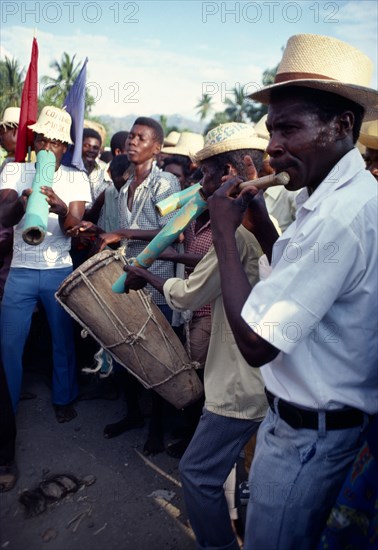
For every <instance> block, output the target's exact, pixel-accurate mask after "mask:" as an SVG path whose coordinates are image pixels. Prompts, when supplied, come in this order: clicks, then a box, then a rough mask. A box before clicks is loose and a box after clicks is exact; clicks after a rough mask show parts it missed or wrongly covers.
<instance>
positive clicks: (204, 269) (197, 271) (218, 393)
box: [125, 123, 267, 550]
mask: <svg viewBox="0 0 378 550" xmlns="http://www.w3.org/2000/svg"><path fill="white" fill-rule="evenodd" d="M265 147H266V141H265V140H263V139H261V138H259V137H258V136H257V135H256V134H255V133H254V131H253V128H252V127H251V126H249V125H248V124H243V123H227V124H222V125H220V126H218V127H216V128H214V129H213V130H211V131H210V132H209V133H208V134H207V136H206V138H205V145H204V147H203V148H202V149H201V150H200V151H198V152H197V154H196V157H195V160H196V162H199V164H200V167H201V169H202V172H203V180H202V189H203V192H204V194H205V195H206V196H210V195H211V194H212V193H213V192H214V191H215V190H216V189H217V187H219V185H220V184H221V181H222V177H223V176H241V177H242V178H243V177H245V176H246V167H245V164H244V157H245V156H246V155H249V156H250V157H251V158H252V159H253V162H254V164H255V166H256V168H257V170H259V169H260V168H261V166H262V161H263V154H264V153H263V151H264V149H265ZM235 238H236V241H237V250H236V251H235V254H236V256H237V258H238V259H240V262H241V264H242V265H243V268H244V270H245V273H246V274H247V278H248V281H249V283H250V284H251V285H252V286H253V285H254V284H256V283H257V281H258V277H259V274H258V259H259V257H260V256H261V255H262V250H261V248H260V246H259V244H258V242H257V240H256V238H255V237H254V236H253V235H252V233H251V232H249V231H248V230H247V229H245V228H244V227H243V226H242V225H240V226H239V227H238V228H237V229H236V233H235ZM125 270H126V271H127V272H128V278H127V281H126V290H127V289H128V288H133V289H138V288H140V287H141V286H143V284H145V282H146V281H148V282H149V283H151V284H153V285H154V286H155V287H156V288H157V289H159V290H160V292H162V293H164V296H165V298H166V300H167V302H168V304H169V305H170V306H171V307H172V308H173V309H176V310H179V311H184V310H186V309H192V310H197V309H199V308H201V307H202V306H204V305H205V304H208V303H211V317H212V330H211V335H210V342H209V351H208V354H207V358H206V364H205V371H204V386H205V406H204V409H203V412H202V416H201V418H200V421H199V424H198V427H197V429H196V431H195V434H194V436H193V438H192V440H191V442H190V444H189V446H188V448H187V450H186V452H185V454H184V456H183V457H182V459H181V462H180V476H181V481H182V486H183V491H184V497H185V503H186V508H187V511H188V515H189V519H190V524H191V527H192V529H193V531H194V533H195V535H196V538H197V545H198V548H228V549H232V550H233V549H237V548H239V546H238V543H237V541H236V537H235V534H234V532H233V529H232V527H231V521H230V515H229V510H228V506H227V501H226V498H225V493H224V489H223V485H224V483H225V481H226V479H227V477H228V475H229V473H230V471H231V470H232V468H233V466H234V464H235V462H236V461H237V459H238V456H239V453H240V451H241V450H242V449H243V447H244V446H245V444H246V443H247V442H248V441H249V440H250V438H251V437H252V435H253V434H254V433H255V432H256V430H257V428H258V427H259V424H260V422H261V420H262V419H263V417H264V415H265V413H266V409H267V402H266V398H265V395H264V388H263V383H262V378H261V375H260V372H259V370H258V369H250V368H249V367H248V364H247V363H246V362H245V360H244V359H243V357H242V355H241V353H240V352H239V351H238V349H237V347H236V346H235V341H234V338H233V335H232V332H231V330H230V327H229V325H228V321H227V318H226V316H225V314H224V307H223V299H222V290H221V287H220V278H219V272H218V261H217V257H216V254H215V250H214V248H211V249H210V250H209V252H208V253H207V254H206V255H205V256H204V257H203V259H202V260H201V261H200V262H199V263H198V264H197V266H196V267H195V268H194V270H193V272H192V273H191V274H190V275H189V277H188V278H187V279H185V280H182V279H179V278H171V279H168V280H165V279H161V278H159V277H156V276H155V275H153V274H152V273H151V272H150V271H149V270H144V269H139V268H135V267H133V266H128V267H127V268H126V267H125Z"/></svg>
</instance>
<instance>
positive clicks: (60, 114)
mask: <svg viewBox="0 0 378 550" xmlns="http://www.w3.org/2000/svg"><path fill="white" fill-rule="evenodd" d="M30 128H31V129H32V130H33V131H34V136H35V137H34V146H35V151H36V153H37V155H38V153H39V152H40V151H42V150H47V151H51V152H52V153H54V155H55V175H54V180H53V184H52V187H48V186H44V187H42V188H41V192H42V193H43V194H44V195H45V196H46V201H47V203H48V204H49V206H50V213H49V216H48V222H47V231H46V236H45V239H44V240H43V241H42V243H41V244H39V245H29V244H27V243H26V242H24V240H23V238H22V232H23V228H24V220H25V217H24V214H25V210H26V205H27V202H28V197H29V196H30V195H31V193H32V192H33V191H32V189H31V187H32V182H33V179H34V175H35V165H34V164H32V163H9V164H7V165H6V167H5V168H4V170H3V171H2V173H1V178H0V204H1V207H0V221H1V223H3V224H4V225H5V226H8V227H11V226H14V246H13V258H12V263H11V269H10V272H9V276H8V279H7V282H6V284H5V290H4V297H3V301H2V309H1V348H2V359H3V364H4V368H5V372H6V376H7V380H8V385H9V390H10V394H11V398H12V403H13V408H14V410H16V408H17V404H18V400H19V396H20V389H21V381H22V354H23V349H24V345H25V341H26V338H27V336H28V332H29V328H30V323H31V318H32V314H33V310H34V308H35V306H36V304H37V302H38V301H41V302H42V304H43V307H44V308H45V311H46V315H47V319H48V322H49V326H50V330H51V336H52V344H53V381H52V401H53V405H54V410H55V415H56V418H57V420H58V422H69V421H70V420H72V419H73V418H74V417H75V416H76V411H75V409H74V408H73V406H72V402H73V401H74V400H75V399H76V397H77V381H76V361H75V349H74V344H73V334H72V324H71V319H70V317H69V316H68V315H67V314H66V312H65V311H64V310H63V309H62V308H61V306H60V305H59V304H58V303H57V302H56V300H55V297H54V293H55V291H56V290H57V288H58V286H59V285H60V283H61V282H62V281H63V280H64V279H65V278H66V277H67V276H68V275H69V274H70V273H71V272H72V261H71V257H70V254H69V250H70V242H71V239H70V237H68V236H67V235H66V231H67V230H68V229H69V228H70V227H72V226H73V225H75V224H76V223H78V222H79V221H80V219H81V218H82V216H83V214H84V209H85V203H86V202H87V201H90V192H89V182H88V178H87V176H86V175H84V174H83V173H82V172H79V171H77V170H72V169H70V168H67V167H65V166H62V165H61V160H62V157H63V154H64V153H65V151H66V149H67V145H68V144H69V143H71V137H70V128H71V117H70V115H69V114H68V113H67V112H66V111H64V110H62V109H58V108H56V107H50V106H48V107H44V108H43V109H42V111H41V114H40V115H39V118H38V120H37V122H36V123H35V124H33V125H31V126H30Z"/></svg>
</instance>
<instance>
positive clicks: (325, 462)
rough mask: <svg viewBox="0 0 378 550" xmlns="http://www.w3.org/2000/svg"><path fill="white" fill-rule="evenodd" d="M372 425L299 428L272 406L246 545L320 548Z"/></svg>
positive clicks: (272, 549) (249, 549)
mask: <svg viewBox="0 0 378 550" xmlns="http://www.w3.org/2000/svg"><path fill="white" fill-rule="evenodd" d="M366 424H367V422H366ZM366 429H367V428H366V427H357V428H351V429H344V430H329V431H325V429H319V430H307V429H299V430H296V429H294V428H292V427H291V426H289V425H288V424H287V423H286V422H285V421H284V420H282V419H281V418H280V417H279V416H278V415H277V414H276V413H274V412H273V411H271V410H270V409H269V411H268V414H267V416H266V418H265V419H264V420H263V422H262V424H261V426H260V429H259V432H258V435H257V444H256V450H255V455H254V458H253V461H252V467H251V471H250V476H249V488H250V499H249V503H248V508H247V523H246V531H245V539H244V549H245V550H260V549H263V550H281V549H282V550H309V549H313V548H316V547H317V543H318V542H319V538H320V535H321V533H322V530H323V529H324V527H325V524H326V521H327V518H328V515H329V512H330V510H331V508H332V506H333V504H334V502H335V501H336V498H337V495H338V493H339V491H340V488H341V486H342V484H343V482H344V479H345V478H346V476H347V473H348V470H349V468H350V465H351V464H352V462H353V460H354V458H355V456H356V455H357V452H358V451H359V449H360V447H361V444H362V442H363V440H364V437H365V432H366Z"/></svg>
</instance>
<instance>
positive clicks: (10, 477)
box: [0, 462, 18, 493]
mask: <svg viewBox="0 0 378 550" xmlns="http://www.w3.org/2000/svg"><path fill="white" fill-rule="evenodd" d="M17 476H18V470H17V465H16V463H15V462H9V463H8V464H3V465H2V466H0V492H1V493H5V492H6V491H11V490H12V489H13V487H14V486H15V485H16V482H17Z"/></svg>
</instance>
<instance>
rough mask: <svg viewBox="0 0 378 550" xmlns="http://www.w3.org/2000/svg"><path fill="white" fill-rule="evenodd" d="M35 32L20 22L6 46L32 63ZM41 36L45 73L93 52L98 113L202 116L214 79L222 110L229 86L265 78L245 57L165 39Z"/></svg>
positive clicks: (8, 35)
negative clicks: (186, 48) (178, 47)
mask: <svg viewBox="0 0 378 550" xmlns="http://www.w3.org/2000/svg"><path fill="white" fill-rule="evenodd" d="M32 37H33V31H32V29H30V28H25V27H17V26H14V27H11V28H8V29H5V30H4V32H3V38H2V41H3V44H4V51H6V52H8V55H9V54H11V56H14V57H15V58H16V59H18V60H19V61H20V64H21V66H25V67H26V68H27V66H28V64H29V59H30V57H29V56H30V52H31V43H32ZM37 40H38V45H39V70H38V72H39V75H40V77H41V76H43V75H49V76H53V75H54V71H53V70H52V69H51V68H50V67H49V64H50V63H51V62H52V61H53V60H58V61H59V60H60V59H61V56H62V53H63V52H64V51H66V52H67V53H69V54H70V55H73V54H74V53H75V54H76V60H77V61H84V59H85V57H87V56H88V58H89V62H88V66H87V71H88V73H87V74H88V76H87V82H88V85H90V91H91V93H92V94H93V95H94V96H95V97H96V100H97V101H96V104H95V107H94V108H93V114H97V115H101V114H109V115H113V116H123V115H127V114H131V113H133V114H145V115H149V114H155V113H162V114H174V113H179V114H181V115H183V116H190V117H196V116H197V115H196V113H195V105H196V104H197V102H198V100H199V99H200V97H201V96H202V93H203V92H204V88H205V87H206V86H207V84H206V83H213V85H214V88H213V95H214V104H215V105H216V107H217V108H219V109H221V108H222V103H221V102H222V100H223V99H224V91H227V90H230V89H232V88H233V87H234V86H235V85H236V83H238V82H240V83H241V84H245V83H246V82H251V79H253V81H255V80H257V81H259V80H260V79H261V72H262V69H260V68H259V67H257V66H256V65H247V66H246V65H245V64H242V62H243V60H242V59H237V60H236V62H235V64H234V65H233V66H232V67H230V66H224V64H222V62H221V60H219V59H217V60H209V59H204V58H203V57H202V55H201V53H199V52H198V51H197V52H196V53H193V55H185V54H180V53H176V52H174V51H172V50H171V49H164V48H163V47H162V45H161V42H160V41H159V40H156V41H155V40H150V39H146V40H142V41H141V42H140V43H139V45H138V48H133V47H131V46H129V45H128V44H127V42H126V44H124V45H123V47H122V48H120V47H119V44H116V43H115V41H113V40H112V37H108V36H101V35H98V34H96V35H94V34H93V35H92V34H83V33H82V32H80V31H77V32H74V33H70V34H69V35H68V34H67V35H53V34H52V33H47V32H38V34H37ZM152 43H153V44H152ZM265 66H266V65H265ZM243 75H244V76H243ZM241 78H243V81H242V82H241Z"/></svg>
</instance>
